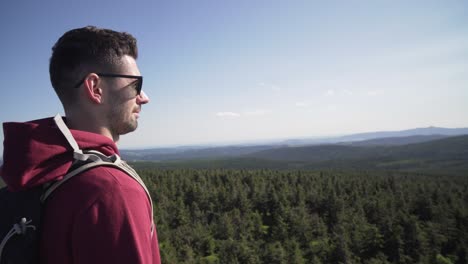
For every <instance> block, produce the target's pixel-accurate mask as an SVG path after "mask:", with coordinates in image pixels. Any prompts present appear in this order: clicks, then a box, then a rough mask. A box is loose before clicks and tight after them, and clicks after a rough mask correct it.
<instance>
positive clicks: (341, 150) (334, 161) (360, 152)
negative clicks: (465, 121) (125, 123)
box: [134, 135, 468, 176]
mask: <svg viewBox="0 0 468 264" xmlns="http://www.w3.org/2000/svg"><path fill="white" fill-rule="evenodd" d="M134 165H135V166H137V167H139V168H151V167H154V166H157V167H160V168H230V169H261V168H265V169H312V170H328V169H342V170H350V169H351V170H356V169H357V170H392V171H413V172H421V173H436V174H444V175H455V174H456V175H465V176H468V135H465V136H455V137H447V138H443V139H437V140H432V141H428V142H423V143H415V144H408V145H396V146H382V145H377V146H346V145H338V144H329V145H316V146H305V147H285V146H283V147H277V148H272V149H267V150H262V151H258V152H255V153H250V154H246V155H242V156H233V157H221V158H213V159H188V160H178V161H165V162H158V163H154V162H148V163H142V162H140V163H135V164H134Z"/></svg>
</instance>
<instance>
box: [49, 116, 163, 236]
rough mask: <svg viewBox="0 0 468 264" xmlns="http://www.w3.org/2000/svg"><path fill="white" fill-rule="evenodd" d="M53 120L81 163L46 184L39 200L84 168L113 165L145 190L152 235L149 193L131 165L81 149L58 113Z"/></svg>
mask: <svg viewBox="0 0 468 264" xmlns="http://www.w3.org/2000/svg"><path fill="white" fill-rule="evenodd" d="M54 120H55V123H56V124H57V127H58V128H59V129H60V131H61V132H62V134H63V135H64V136H65V138H66V139H67V141H68V143H69V144H70V146H71V147H72V148H73V157H74V158H75V162H78V164H79V163H80V162H83V165H78V166H77V168H75V169H73V170H71V171H69V172H68V173H67V174H65V176H64V177H63V179H61V180H60V181H57V182H55V183H53V184H51V185H50V186H48V187H47V189H46V190H45V191H44V193H43V194H42V196H41V202H42V203H44V202H45V201H46V200H47V198H48V197H49V196H50V195H51V194H52V193H53V192H54V191H55V190H56V189H57V188H58V187H60V186H61V185H62V184H64V183H65V182H67V181H68V180H70V179H71V178H72V177H74V176H76V175H78V174H80V173H82V172H84V171H86V170H89V169H91V168H94V167H98V166H107V167H114V168H117V169H120V170H121V171H123V172H125V173H126V174H128V175H129V176H130V177H132V178H133V179H134V180H135V181H137V182H138V183H139V184H140V185H141V187H143V189H144V190H145V192H146V194H147V196H148V200H149V201H150V205H151V236H153V231H154V220H153V200H152V199H151V195H150V193H149V191H148V188H146V185H145V183H144V182H143V180H142V179H141V178H140V176H139V175H138V173H137V172H136V171H135V170H134V169H133V168H132V167H130V166H129V165H128V164H127V163H126V162H125V161H123V160H122V159H121V158H120V157H119V155H117V154H114V155H112V156H106V155H104V154H102V153H100V152H99V151H96V150H89V151H83V150H81V149H80V148H79V146H78V143H76V140H75V139H74V138H73V135H72V134H71V132H70V130H69V129H68V127H67V125H66V124H65V122H64V121H63V119H62V117H61V116H60V115H59V114H57V115H56V116H55V117H54Z"/></svg>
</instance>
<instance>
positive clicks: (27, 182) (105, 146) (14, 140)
mask: <svg viewBox="0 0 468 264" xmlns="http://www.w3.org/2000/svg"><path fill="white" fill-rule="evenodd" d="M70 131H71V133H72V135H73V137H74V138H75V140H76V142H77V143H78V146H79V147H80V149H83V150H87V149H93V150H97V151H100V152H101V153H103V154H105V155H107V156H110V155H113V154H119V153H118V149H117V146H116V145H115V143H114V142H113V141H112V140H111V139H109V138H107V137H105V136H103V135H100V134H95V133H90V132H86V131H80V130H73V129H70ZM3 133H4V142H3V147H4V148H3V166H2V167H1V168H0V176H1V177H2V178H3V181H4V182H5V183H6V184H7V186H8V188H9V189H10V190H11V191H20V190H26V189H30V188H32V187H35V186H38V185H42V184H44V183H46V182H50V181H55V180H60V179H62V178H63V176H65V174H66V173H67V171H68V170H69V169H70V167H71V165H72V163H73V161H74V158H73V151H74V150H73V148H72V147H71V146H70V145H69V143H68V141H67V139H66V138H65V136H64V135H63V134H62V132H61V131H60V129H59V128H58V127H57V125H56V124H55V122H54V119H53V118H45V119H39V120H34V121H29V122H25V123H16V122H7V123H3Z"/></svg>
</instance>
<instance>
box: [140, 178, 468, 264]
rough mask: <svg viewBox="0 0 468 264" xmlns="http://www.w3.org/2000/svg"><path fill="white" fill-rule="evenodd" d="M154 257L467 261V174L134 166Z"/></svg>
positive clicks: (211, 260)
mask: <svg viewBox="0 0 468 264" xmlns="http://www.w3.org/2000/svg"><path fill="white" fill-rule="evenodd" d="M139 173H140V175H141V176H142V177H143V179H144V180H145V182H146V183H147V185H148V187H149V189H150V191H151V193H152V196H153V199H154V201H155V209H156V210H155V219H156V222H157V228H158V236H159V241H160V248H161V255H162V262H163V263H467V260H468V256H467V253H468V208H467V205H468V177H466V176H453V175H452V176H440V175H426V174H418V173H403V172H394V173H391V172H367V171H355V172H352V171H349V170H348V171H333V170H332V171H299V170H295V171H292V170H267V169H258V170H241V169H140V170H139Z"/></svg>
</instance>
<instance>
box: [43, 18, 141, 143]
mask: <svg viewBox="0 0 468 264" xmlns="http://www.w3.org/2000/svg"><path fill="white" fill-rule="evenodd" d="M137 57H138V50H137V46H136V39H135V38H134V37H133V36H132V35H130V34H128V33H124V32H116V31H113V30H109V29H100V28H96V27H92V26H88V27H84V28H78V29H73V30H70V31H68V32H66V33H65V34H64V35H63V36H62V37H61V38H60V39H59V40H58V41H57V43H56V44H55V45H54V47H53V48H52V57H51V59H50V66H49V72H50V79H51V82H52V86H53V87H54V90H55V92H56V93H57V95H58V97H59V99H60V101H61V102H62V104H63V106H64V109H65V112H66V113H67V118H68V117H69V115H70V116H72V118H74V119H75V121H76V120H79V119H88V120H90V121H92V122H94V123H91V124H83V125H81V124H78V125H77V126H79V127H90V128H84V129H85V130H92V132H97V133H101V134H103V133H104V134H106V135H107V134H110V136H112V138H113V139H114V140H117V139H118V136H119V135H122V134H125V133H128V132H131V131H133V130H135V129H136V127H137V124H138V123H137V118H138V113H139V111H140V109H141V105H142V104H145V103H147V102H148V98H147V97H146V95H145V94H144V92H142V91H141V83H142V81H143V78H142V77H141V76H140V71H139V70H138V67H137V64H136V58H137ZM77 116H78V117H77ZM80 116H81V117H80ZM75 123H77V121H76V122H75ZM81 123H83V122H81ZM75 125H76V124H75ZM93 127H99V131H96V128H93ZM102 130H104V131H102ZM106 132H108V133H106Z"/></svg>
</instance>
